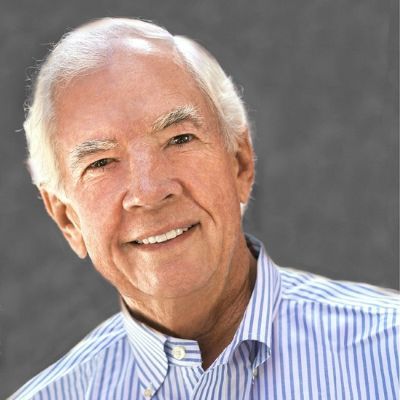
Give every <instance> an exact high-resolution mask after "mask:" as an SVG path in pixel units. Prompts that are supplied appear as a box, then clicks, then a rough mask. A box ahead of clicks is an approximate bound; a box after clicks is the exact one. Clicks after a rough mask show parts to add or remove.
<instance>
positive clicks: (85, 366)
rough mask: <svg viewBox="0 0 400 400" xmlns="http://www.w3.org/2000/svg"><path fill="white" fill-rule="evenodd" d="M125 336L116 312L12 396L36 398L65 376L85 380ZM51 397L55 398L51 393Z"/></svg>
mask: <svg viewBox="0 0 400 400" xmlns="http://www.w3.org/2000/svg"><path fill="white" fill-rule="evenodd" d="M125 336H126V333H125V330H124V326H123V321H122V316H121V313H118V314H115V315H114V316H112V317H111V318H109V319H107V320H106V321H104V322H103V323H102V324H101V325H99V326H98V327H97V328H95V329H94V330H93V331H92V332H91V333H89V334H88V335H87V336H86V337H85V338H84V339H83V340H82V341H81V342H79V343H78V344H77V345H76V346H75V347H73V348H72V349H71V350H70V351H69V352H68V353H67V354H66V355H65V356H64V357H62V358H61V359H60V360H58V361H57V362H55V363H54V364H52V365H51V366H49V367H48V368H47V369H45V370H44V371H42V372H41V373H39V374H38V375H37V376H35V377H34V378H33V379H31V380H30V381H28V382H27V383H26V384H25V385H24V386H22V387H21V388H20V389H19V390H18V391H17V392H16V393H15V394H14V395H12V396H11V397H10V398H9V400H28V399H33V398H35V396H39V395H40V394H41V392H43V391H45V392H48V393H51V386H52V385H54V384H56V383H57V382H59V381H61V380H64V379H67V380H68V381H69V382H70V381H71V380H79V381H80V382H82V381H85V380H86V379H87V378H88V377H89V376H90V373H91V367H92V365H93V363H96V361H97V360H99V359H100V358H101V357H102V355H103V354H104V353H105V352H107V351H108V350H110V349H111V348H112V347H114V346H118V344H119V343H120V341H121V340H124V339H125ZM40 398H42V396H40ZM44 398H46V395H44ZM49 398H52V397H51V395H50V397H49ZM61 398H63V397H62V396H61Z"/></svg>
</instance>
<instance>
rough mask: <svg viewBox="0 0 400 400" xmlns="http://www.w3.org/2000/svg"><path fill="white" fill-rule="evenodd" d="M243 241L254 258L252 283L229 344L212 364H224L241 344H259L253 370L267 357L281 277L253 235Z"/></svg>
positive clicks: (277, 305) (279, 293) (269, 349)
mask: <svg viewBox="0 0 400 400" xmlns="http://www.w3.org/2000/svg"><path fill="white" fill-rule="evenodd" d="M246 239H247V243H248V246H249V247H250V248H252V249H253V250H254V253H255V254H256V256H257V255H258V257H257V277H256V282H255V285H254V289H253V293H252V295H251V297H250V301H249V304H248V306H247V308H246V311H245V313H244V316H243V319H242V321H241V323H240V325H239V328H238V330H237V331H236V334H235V336H234V338H233V340H232V342H231V343H230V344H229V346H228V347H227V348H226V349H225V350H224V352H223V353H222V354H221V355H220V357H218V358H217V359H216V360H215V363H214V364H213V365H218V364H223V363H226V362H227V361H228V360H229V359H230V358H231V357H232V355H233V353H234V352H235V350H236V349H237V347H238V346H239V345H240V344H241V343H242V342H245V341H254V342H257V343H258V344H259V345H258V346H257V351H256V354H255V359H254V360H253V367H254V368H257V367H258V366H259V365H260V364H262V363H263V362H264V361H265V360H266V359H267V358H268V357H269V356H270V355H271V337H272V329H273V326H272V325H273V321H274V319H275V316H276V314H277V311H278V308H279V304H280V301H281V277H280V273H279V271H278V269H277V267H276V265H275V264H274V263H273V261H272V260H271V259H270V258H269V257H268V255H267V253H266V252H265V248H264V245H263V244H262V243H261V242H260V241H259V240H258V239H256V238H255V237H254V236H251V235H248V234H246Z"/></svg>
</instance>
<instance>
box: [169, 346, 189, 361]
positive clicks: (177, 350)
mask: <svg viewBox="0 0 400 400" xmlns="http://www.w3.org/2000/svg"><path fill="white" fill-rule="evenodd" d="M172 356H173V357H174V358H175V359H176V360H182V358H184V357H185V356H186V351H185V348H184V347H182V346H175V347H174V348H173V349H172Z"/></svg>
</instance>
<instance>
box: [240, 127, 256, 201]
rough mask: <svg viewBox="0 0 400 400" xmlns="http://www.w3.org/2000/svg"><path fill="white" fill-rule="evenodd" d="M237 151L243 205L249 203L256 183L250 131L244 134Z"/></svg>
mask: <svg viewBox="0 0 400 400" xmlns="http://www.w3.org/2000/svg"><path fill="white" fill-rule="evenodd" d="M237 146H238V147H237V151H236V154H235V156H236V163H237V177H236V179H237V183H238V195H239V200H240V202H241V203H244V204H246V203H247V202H248V201H249V197H250V193H251V189H252V186H253V183H254V151H253V146H252V144H251V139H250V136H249V133H248V131H247V130H246V131H245V132H244V133H243V134H242V138H241V139H240V140H239V141H238V144H237Z"/></svg>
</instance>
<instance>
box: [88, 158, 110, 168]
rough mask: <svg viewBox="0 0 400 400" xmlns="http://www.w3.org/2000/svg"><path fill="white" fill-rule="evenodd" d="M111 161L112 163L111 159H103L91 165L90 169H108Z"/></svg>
mask: <svg viewBox="0 0 400 400" xmlns="http://www.w3.org/2000/svg"><path fill="white" fill-rule="evenodd" d="M111 161H112V160H111V158H102V159H101V160H97V161H95V162H93V163H91V164H90V165H89V166H88V169H98V168H104V167H106V166H107V165H108V164H109V163H110V162H111Z"/></svg>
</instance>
